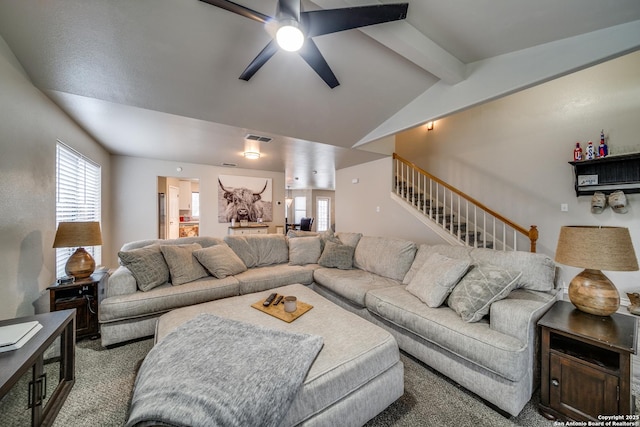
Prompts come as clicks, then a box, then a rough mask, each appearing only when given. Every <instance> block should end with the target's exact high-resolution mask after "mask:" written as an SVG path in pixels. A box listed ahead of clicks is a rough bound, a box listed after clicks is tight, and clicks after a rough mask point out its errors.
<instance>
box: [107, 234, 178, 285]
mask: <svg viewBox="0 0 640 427" xmlns="http://www.w3.org/2000/svg"><path fill="white" fill-rule="evenodd" d="M118 257H119V258H120V261H121V262H122V264H123V265H124V266H125V267H127V268H128V269H129V271H131V274H133V277H135V279H136V282H137V283H138V288H140V290H141V291H149V290H151V289H153V288H155V287H156V286H160V285H162V284H163V283H167V282H168V281H169V266H168V265H167V262H166V261H165V259H164V256H163V255H162V251H161V250H160V245H151V246H147V247H143V248H137V249H131V250H126V251H120V252H118Z"/></svg>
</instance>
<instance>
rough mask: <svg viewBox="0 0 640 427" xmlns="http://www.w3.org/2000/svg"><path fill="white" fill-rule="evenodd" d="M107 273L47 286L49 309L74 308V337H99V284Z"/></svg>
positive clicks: (98, 273)
mask: <svg viewBox="0 0 640 427" xmlns="http://www.w3.org/2000/svg"><path fill="white" fill-rule="evenodd" d="M106 275H107V272H105V271H99V272H96V273H93V274H92V275H91V276H89V277H87V278H85V279H80V280H77V281H75V282H73V283H68V284H60V285H58V284H55V285H51V286H49V287H48V288H47V289H48V290H49V310H51V311H58V310H67V309H76V310H77V313H76V338H77V339H82V338H85V337H90V338H91V339H96V338H99V337H100V325H99V323H98V307H99V304H98V302H99V289H98V288H99V285H100V282H101V281H102V280H103V278H104V277H105V276H106Z"/></svg>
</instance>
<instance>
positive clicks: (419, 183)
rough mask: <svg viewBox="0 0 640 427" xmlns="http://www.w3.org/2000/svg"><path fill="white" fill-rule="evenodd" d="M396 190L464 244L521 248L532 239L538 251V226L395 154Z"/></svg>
mask: <svg viewBox="0 0 640 427" xmlns="http://www.w3.org/2000/svg"><path fill="white" fill-rule="evenodd" d="M393 173H394V178H393V179H394V183H393V191H394V193H395V194H396V195H397V196H398V197H399V198H401V199H403V200H404V201H405V202H407V203H409V204H411V205H412V206H413V207H414V208H416V209H417V210H418V211H420V212H421V213H422V214H423V215H425V216H426V217H428V218H429V219H431V220H432V221H433V222H435V223H437V224H438V226H439V227H441V228H442V229H444V230H447V232H448V233H449V234H450V235H451V236H454V237H456V238H457V240H458V241H459V242H460V243H461V244H464V245H467V246H473V247H492V248H493V249H500V247H501V249H502V250H514V251H515V250H518V243H520V245H523V244H524V242H528V243H529V251H530V252H535V251H536V241H537V240H538V229H537V227H536V226H535V225H532V226H531V227H530V228H529V229H526V228H524V227H522V226H520V225H518V224H516V223H514V222H513V221H511V220H509V219H508V218H505V217H504V216H502V215H500V214H499V213H497V212H495V211H493V210H492V209H490V208H488V207H487V206H485V205H483V204H482V203H480V202H479V201H477V200H475V199H474V198H473V197H471V196H468V195H467V194H465V193H463V192H462V191H460V190H458V189H457V188H455V187H453V186H451V185H449V184H447V183H446V182H444V181H442V180H441V179H439V178H437V177H435V176H433V175H431V174H430V173H428V172H426V171H424V170H423V169H421V168H419V167H418V166H416V165H415V164H413V163H411V162H409V161H407V160H406V159H403V158H402V157H400V156H398V155H397V154H396V153H394V154H393Z"/></svg>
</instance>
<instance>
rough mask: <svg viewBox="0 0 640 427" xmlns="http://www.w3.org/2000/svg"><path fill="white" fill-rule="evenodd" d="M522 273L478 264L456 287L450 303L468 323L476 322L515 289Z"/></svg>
mask: <svg viewBox="0 0 640 427" xmlns="http://www.w3.org/2000/svg"><path fill="white" fill-rule="evenodd" d="M521 274H522V272H520V271H509V270H505V269H503V268H500V267H496V266H495V265H491V264H487V263H478V264H475V265H473V266H472V267H471V269H470V270H469V272H467V274H466V275H465V276H464V277H463V278H462V279H461V280H460V282H459V283H458V284H457V285H456V287H455V288H453V291H452V292H451V295H449V299H448V301H447V304H448V305H449V307H451V308H452V309H453V310H454V311H455V312H456V313H458V314H459V315H460V316H461V317H462V320H464V321H465V322H477V321H478V320H480V319H482V317H483V316H485V315H486V314H488V313H489V309H490V308H491V303H493V302H494V301H499V300H501V299H503V298H506V297H507V295H509V293H511V291H512V290H513V289H515V287H516V284H517V282H518V278H519V277H520V275H521Z"/></svg>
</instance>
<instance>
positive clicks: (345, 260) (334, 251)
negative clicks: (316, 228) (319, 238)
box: [318, 241, 356, 270]
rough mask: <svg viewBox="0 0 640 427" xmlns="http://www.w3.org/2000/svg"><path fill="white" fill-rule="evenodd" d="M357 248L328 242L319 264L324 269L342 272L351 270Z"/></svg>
mask: <svg viewBox="0 0 640 427" xmlns="http://www.w3.org/2000/svg"><path fill="white" fill-rule="evenodd" d="M355 250H356V248H355V247H354V246H348V245H341V244H339V243H335V242H331V241H328V242H326V244H325V245H324V250H323V251H322V255H320V259H319V260H318V264H320V265H321V266H323V267H329V268H339V269H341V270H349V269H351V267H353V254H354V252H355Z"/></svg>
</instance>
